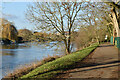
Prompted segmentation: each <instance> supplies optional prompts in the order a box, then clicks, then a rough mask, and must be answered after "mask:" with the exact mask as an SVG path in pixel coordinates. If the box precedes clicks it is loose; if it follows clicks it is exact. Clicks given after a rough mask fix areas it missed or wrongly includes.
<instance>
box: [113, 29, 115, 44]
mask: <svg viewBox="0 0 120 80" xmlns="http://www.w3.org/2000/svg"><path fill="white" fill-rule="evenodd" d="M113 45H115V28H113Z"/></svg>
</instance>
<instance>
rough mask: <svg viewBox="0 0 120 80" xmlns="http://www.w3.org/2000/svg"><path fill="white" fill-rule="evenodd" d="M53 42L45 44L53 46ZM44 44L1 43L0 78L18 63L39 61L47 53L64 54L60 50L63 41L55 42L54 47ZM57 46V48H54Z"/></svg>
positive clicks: (18, 64) (17, 65) (51, 54)
mask: <svg viewBox="0 0 120 80" xmlns="http://www.w3.org/2000/svg"><path fill="white" fill-rule="evenodd" d="M54 43H55V42H51V43H49V44H47V45H50V46H54ZM50 46H46V44H38V43H22V44H17V45H15V44H14V45H13V44H12V45H2V48H0V56H1V57H0V58H2V59H1V60H2V65H1V66H0V71H2V75H1V74H0V78H1V77H4V76H5V75H6V74H7V73H9V72H12V71H13V70H14V69H16V68H17V67H19V66H20V65H25V64H29V63H32V62H35V61H39V60H41V59H43V58H45V57H47V56H48V55H50V56H53V55H64V51H63V50H62V48H64V47H63V43H60V44H57V45H55V46H54V47H50ZM58 47H59V49H58V50H56V49H57V48H58Z"/></svg>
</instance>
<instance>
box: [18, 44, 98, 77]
mask: <svg viewBox="0 0 120 80" xmlns="http://www.w3.org/2000/svg"><path fill="white" fill-rule="evenodd" d="M97 46H98V44H97V43H96V44H93V45H91V46H89V47H87V48H85V49H83V50H80V51H77V52H74V53H72V54H69V55H66V56H63V57H61V58H58V59H56V60H54V61H51V62H48V63H46V64H44V65H42V66H40V67H38V68H36V69H34V70H33V71H31V72H29V73H28V74H26V75H24V76H22V77H20V78H19V79H24V78H47V79H50V78H52V77H53V76H54V75H56V74H58V73H60V72H61V71H63V70H65V69H68V68H69V67H71V66H72V65H73V64H75V63H76V62H79V61H81V60H82V59H83V58H85V57H86V56H87V55H89V54H90V53H91V52H92V51H93V50H94V49H95V48H96V47H97Z"/></svg>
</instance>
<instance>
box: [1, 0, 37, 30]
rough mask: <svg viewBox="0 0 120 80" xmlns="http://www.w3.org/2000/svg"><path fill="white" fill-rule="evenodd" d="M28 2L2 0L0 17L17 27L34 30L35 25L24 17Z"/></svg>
mask: <svg viewBox="0 0 120 80" xmlns="http://www.w3.org/2000/svg"><path fill="white" fill-rule="evenodd" d="M28 4H30V2H3V3H2V12H3V14H2V17H3V18H6V19H7V20H9V21H10V22H13V23H14V25H15V27H16V28H17V29H24V28H26V29H29V30H34V28H35V26H34V25H33V24H31V23H29V21H28V20H27V19H26V17H25V13H26V9H27V6H28Z"/></svg>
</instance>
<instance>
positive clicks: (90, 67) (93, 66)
mask: <svg viewBox="0 0 120 80" xmlns="http://www.w3.org/2000/svg"><path fill="white" fill-rule="evenodd" d="M90 64H91V65H90ZM90 64H86V65H84V66H80V67H77V68H80V69H78V70H76V71H74V70H73V71H70V72H68V73H76V72H82V71H89V70H94V69H100V68H108V67H113V66H120V61H112V62H108V63H103V64H92V63H90ZM77 68H76V69H77Z"/></svg>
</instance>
